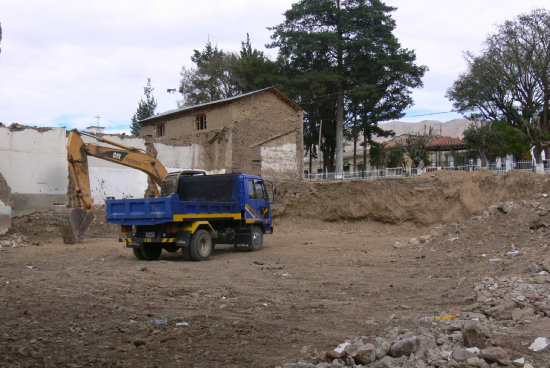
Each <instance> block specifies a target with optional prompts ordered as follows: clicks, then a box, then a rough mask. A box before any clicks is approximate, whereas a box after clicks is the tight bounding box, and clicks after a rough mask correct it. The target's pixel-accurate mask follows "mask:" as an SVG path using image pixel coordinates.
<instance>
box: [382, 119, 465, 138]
mask: <svg viewBox="0 0 550 368" xmlns="http://www.w3.org/2000/svg"><path fill="white" fill-rule="evenodd" d="M468 125H470V120H467V119H454V120H449V121H447V122H441V121H438V120H423V121H421V122H418V123H405V122H402V121H391V122H389V123H383V124H380V125H379V126H380V128H382V129H385V130H393V131H394V132H395V135H396V136H399V135H401V134H414V133H420V134H423V133H424V132H426V133H427V132H428V131H429V129H430V128H432V131H433V133H434V134H437V135H441V136H449V137H453V138H459V139H461V138H462V134H463V132H464V130H465V129H466V128H467V127H468ZM388 139H389V138H379V137H376V138H374V140H375V141H377V142H384V141H387V140H388Z"/></svg>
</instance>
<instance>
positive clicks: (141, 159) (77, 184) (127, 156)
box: [59, 129, 168, 244]
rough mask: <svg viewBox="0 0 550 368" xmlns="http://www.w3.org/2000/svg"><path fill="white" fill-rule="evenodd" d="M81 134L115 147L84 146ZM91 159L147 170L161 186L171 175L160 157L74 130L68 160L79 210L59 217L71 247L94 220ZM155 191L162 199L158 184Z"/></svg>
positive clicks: (64, 213) (72, 210)
mask: <svg viewBox="0 0 550 368" xmlns="http://www.w3.org/2000/svg"><path fill="white" fill-rule="evenodd" d="M81 135H86V136H89V137H92V138H94V139H96V140H97V141H99V142H101V143H106V144H109V145H111V146H113V147H106V146H100V145H97V144H93V143H84V141H83V140H82V137H81ZM88 156H92V157H97V158H99V159H102V160H106V161H111V162H114V163H117V164H120V165H123V166H128V167H131V168H134V169H137V170H140V171H143V172H144V173H146V174H147V175H148V176H149V177H150V178H151V179H152V180H153V181H154V182H155V183H156V184H157V185H158V186H159V187H160V186H161V184H162V180H163V179H164V177H165V176H166V175H167V173H168V172H167V170H166V168H165V167H164V165H162V164H161V163H160V162H159V161H158V160H157V159H156V158H154V157H153V156H151V155H149V154H147V153H146V152H144V151H142V150H140V149H138V148H135V147H129V146H125V145H122V144H120V143H117V142H113V141H110V140H108V139H105V138H102V137H98V136H96V135H93V134H90V133H86V132H78V131H77V130H76V129H75V130H72V131H71V132H70V133H69V138H68V140H67V161H68V164H69V176H70V179H71V181H72V185H74V190H72V193H70V194H73V195H76V198H75V199H76V200H77V206H78V207H77V208H73V209H69V210H68V211H63V213H62V214H61V215H60V217H59V225H60V229H61V234H62V236H63V242H64V243H67V244H74V243H75V242H80V241H81V240H82V238H83V236H84V233H85V231H86V229H87V228H88V226H89V225H90V223H91V222H92V220H93V213H92V192H91V189H90V174H89V170H88ZM154 189H155V193H156V196H157V197H158V196H159V195H160V194H159V189H158V188H157V186H156V185H155V188H154Z"/></svg>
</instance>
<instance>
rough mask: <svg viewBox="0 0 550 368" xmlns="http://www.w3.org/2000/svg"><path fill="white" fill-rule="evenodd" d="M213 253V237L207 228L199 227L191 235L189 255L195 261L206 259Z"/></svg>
mask: <svg viewBox="0 0 550 368" xmlns="http://www.w3.org/2000/svg"><path fill="white" fill-rule="evenodd" d="M211 253H212V238H211V237H210V233H209V232H208V231H206V230H203V229H199V230H197V231H196V232H195V233H194V234H193V235H191V241H190V242H189V255H190V256H191V259H192V260H193V261H206V260H207V259H208V257H209V256H210V254H211Z"/></svg>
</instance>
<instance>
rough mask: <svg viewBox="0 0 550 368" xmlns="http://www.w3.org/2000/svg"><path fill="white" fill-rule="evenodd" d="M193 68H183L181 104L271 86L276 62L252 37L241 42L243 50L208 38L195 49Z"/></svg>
mask: <svg viewBox="0 0 550 368" xmlns="http://www.w3.org/2000/svg"><path fill="white" fill-rule="evenodd" d="M191 61H192V62H193V63H194V64H195V66H194V67H191V68H185V67H183V68H182V72H181V77H182V78H181V81H180V86H179V92H180V93H181V95H182V100H181V101H180V102H179V106H180V107H183V106H192V105H197V104H200V103H204V102H210V101H215V100H221V99H224V98H228V97H232V96H235V95H238V94H241V93H246V92H250V91H253V90H257V89H261V88H265V87H269V86H270V85H271V84H272V83H273V77H272V76H274V75H275V74H276V72H275V68H276V64H275V63H274V62H272V61H270V60H269V59H268V58H267V57H266V56H264V53H263V52H261V51H258V50H257V49H255V48H253V47H252V45H251V43H250V37H249V35H248V34H247V35H246V41H243V42H242V43H241V50H240V52H239V54H236V53H233V52H226V51H223V50H220V49H218V46H216V45H212V43H211V42H210V41H208V42H207V43H206V45H205V47H204V49H203V50H202V51H199V50H194V51H193V56H192V57H191Z"/></svg>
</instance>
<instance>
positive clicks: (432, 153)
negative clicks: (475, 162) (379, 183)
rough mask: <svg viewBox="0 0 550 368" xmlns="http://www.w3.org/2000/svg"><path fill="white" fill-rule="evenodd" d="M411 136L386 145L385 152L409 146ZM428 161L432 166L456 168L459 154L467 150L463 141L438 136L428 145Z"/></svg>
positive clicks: (398, 138)
mask: <svg viewBox="0 0 550 368" xmlns="http://www.w3.org/2000/svg"><path fill="white" fill-rule="evenodd" d="M409 136H411V135H410V134H402V135H400V136H398V137H395V138H393V139H391V140H389V141H387V142H385V143H384V149H385V150H394V149H401V147H405V146H406V145H407V138H408V137H409ZM427 147H428V159H429V161H430V163H431V166H436V167H440V166H454V165H455V156H456V155H457V152H462V151H464V150H465V149H466V143H464V142H463V141H462V140H460V139H458V138H454V137H448V136H436V137H435V138H434V139H432V140H431V141H430V142H429V143H428V144H427Z"/></svg>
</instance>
